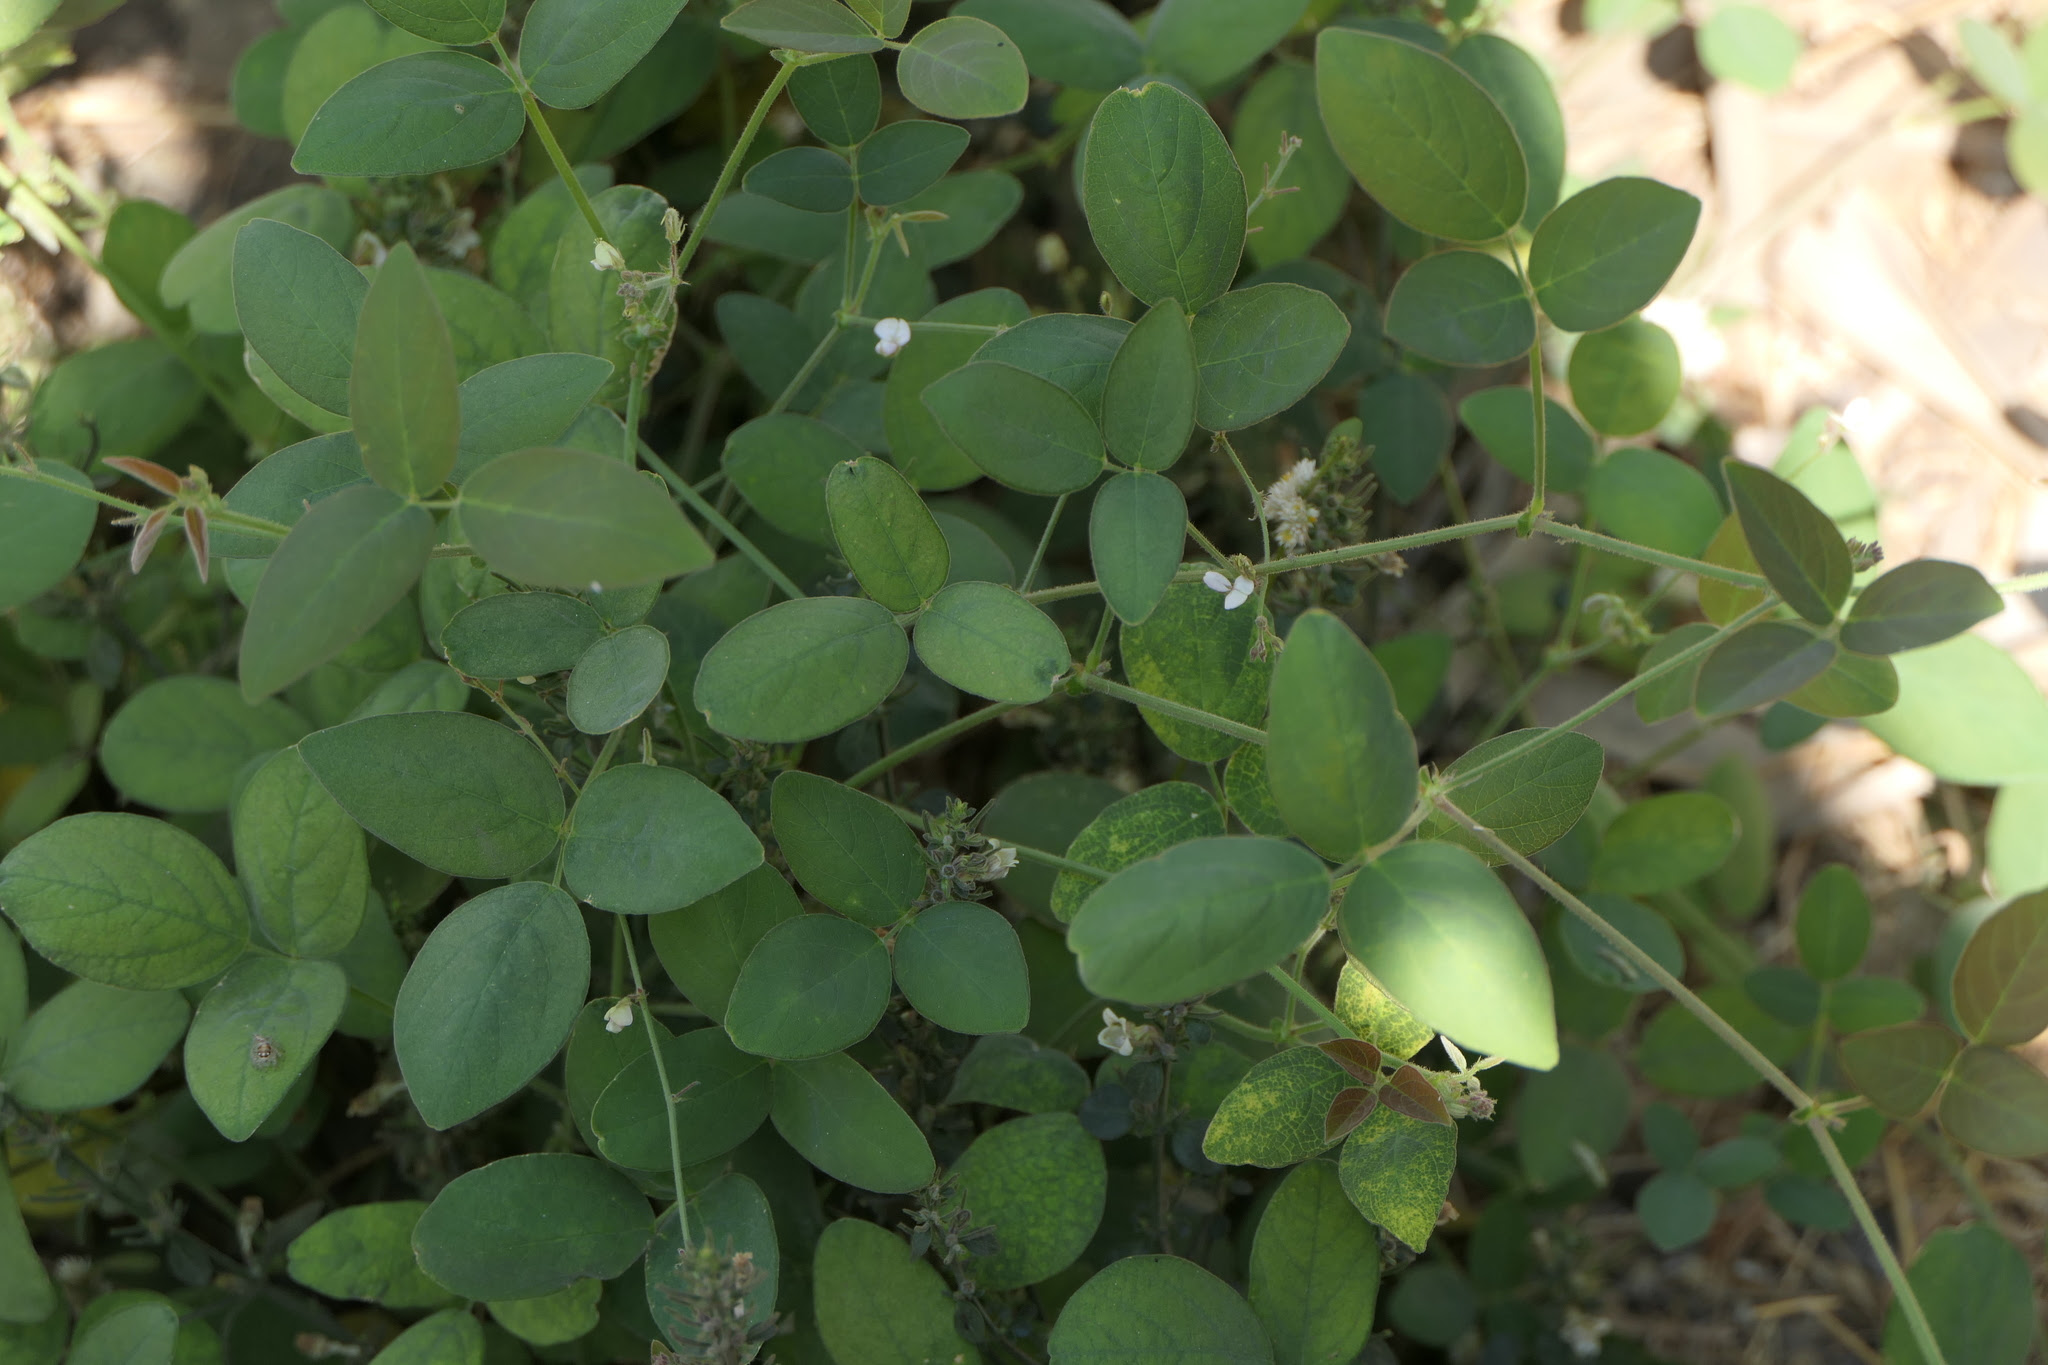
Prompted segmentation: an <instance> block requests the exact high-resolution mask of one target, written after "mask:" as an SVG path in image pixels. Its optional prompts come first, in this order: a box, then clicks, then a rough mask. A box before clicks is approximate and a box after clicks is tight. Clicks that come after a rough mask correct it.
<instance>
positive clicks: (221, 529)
mask: <svg viewBox="0 0 2048 1365" xmlns="http://www.w3.org/2000/svg"><path fill="white" fill-rule="evenodd" d="M369 482H370V478H369V475H367V474H365V473H364V472H363V458H362V453H361V452H360V451H359V450H357V448H356V438H355V437H353V436H351V435H349V434H348V433H347V432H338V433H335V434H332V435H327V436H315V437H314V438H313V439H312V440H310V441H301V442H299V443H298V444H297V445H292V446H286V447H285V448H284V449H283V450H280V451H278V452H277V453H276V454H275V455H268V456H265V457H264V458H263V460H262V461H261V462H260V463H259V464H258V465H257V466H256V467H255V468H254V469H252V470H250V471H249V472H248V473H246V474H244V475H243V476H242V477H241V478H240V479H239V480H237V481H236V483H235V486H234V487H233V488H231V489H229V490H228V492H227V496H226V497H225V498H223V499H222V500H221V501H222V504H223V505H224V506H226V507H227V508H228V509H229V510H230V511H234V512H245V513H248V514H250V515H252V516H259V517H267V518H269V519H270V520H272V521H276V522H282V523H283V524H285V525H287V526H296V525H297V524H298V523H299V521H300V520H301V519H302V518H303V517H304V516H305V514H306V512H307V510H308V509H309V508H310V507H311V506H312V504H314V503H316V502H321V501H324V500H325V499H327V498H329V497H331V496H333V495H334V494H336V493H338V492H340V491H341V490H342V489H344V488H353V487H357V486H367V485H368V484H369ZM207 534H208V538H209V539H210V540H211V542H212V547H213V555H214V557H215V558H216V559H268V558H270V557H271V555H272V554H273V553H274V552H275V551H276V549H277V544H278V542H277V538H276V537H275V536H265V535H256V534H253V533H250V532H245V531H236V530H233V529H231V528H229V527H225V526H219V525H215V526H210V527H209V528H208V532H207Z"/></svg>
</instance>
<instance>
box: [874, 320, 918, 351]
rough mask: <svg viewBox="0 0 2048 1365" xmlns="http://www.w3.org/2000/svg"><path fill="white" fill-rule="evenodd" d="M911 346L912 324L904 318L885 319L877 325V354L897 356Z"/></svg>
mask: <svg viewBox="0 0 2048 1365" xmlns="http://www.w3.org/2000/svg"><path fill="white" fill-rule="evenodd" d="M909 344H910V324H909V323H907V322H905V321H904V320H903V319H902V318H883V319H882V320H881V321H880V322H878V323H876V324H875V354H876V355H895V354H896V353H897V352H898V351H900V350H902V349H903V348H904V347H905V346H908V345H909Z"/></svg>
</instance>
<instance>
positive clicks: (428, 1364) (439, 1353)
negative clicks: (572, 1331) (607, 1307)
mask: <svg viewBox="0 0 2048 1365" xmlns="http://www.w3.org/2000/svg"><path fill="white" fill-rule="evenodd" d="M585 1283H587V1284H589V1285H590V1286H591V1287H592V1289H593V1290H594V1289H596V1288H597V1287H598V1285H597V1281H595V1280H588V1281H585ZM493 1307H494V1308H495V1305H493ZM596 1322H597V1315H596V1313H595V1312H593V1313H592V1314H591V1323H592V1325H593V1326H595V1325H596ZM484 1350H485V1344H484V1329H483V1327H482V1326H481V1325H480V1324H479V1323H478V1322H477V1320H476V1318H475V1317H474V1316H472V1315H471V1314H470V1312H469V1310H467V1309H465V1308H448V1309H444V1310H442V1311H441V1312H439V1313H435V1314H433V1315H432V1316H430V1317H426V1318H422V1319H420V1320H419V1321H418V1322H416V1323H414V1324H413V1325H412V1326H410V1327H408V1328H406V1329H405V1330H404V1331H403V1332H400V1333H399V1334H398V1335H397V1336H396V1337H394V1338H393V1339H392V1341H391V1344H390V1345H389V1346H386V1347H385V1348H384V1349H383V1350H381V1351H379V1352H377V1359H378V1360H379V1361H381V1362H383V1365H484Z"/></svg>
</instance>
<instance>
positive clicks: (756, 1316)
mask: <svg viewBox="0 0 2048 1365" xmlns="http://www.w3.org/2000/svg"><path fill="white" fill-rule="evenodd" d="M691 1204H692V1207H691V1209H690V1226H691V1228H692V1229H701V1230H702V1231H701V1232H693V1234H692V1235H693V1236H697V1237H702V1238H704V1239H706V1240H708V1241H709V1243H710V1244H711V1245H712V1246H714V1247H716V1248H718V1250H720V1251H721V1252H722V1251H725V1250H726V1249H727V1248H730V1249H731V1250H733V1251H744V1252H746V1253H747V1254H748V1255H749V1256H751V1257H753V1261H754V1270H755V1272H756V1275H757V1277H758V1278H757V1279H756V1281H755V1287H754V1289H752V1290H751V1291H749V1292H748V1294H747V1295H746V1298H745V1300H744V1303H745V1305H746V1309H745V1311H746V1318H747V1321H748V1322H749V1323H750V1324H758V1323H760V1322H762V1321H764V1320H765V1319H766V1318H767V1316H768V1314H769V1313H770V1312H772V1311H773V1310H774V1308H775V1299H776V1291H777V1289H778V1288H779V1287H780V1285H781V1280H782V1248H781V1247H780V1246H779V1245H778V1244H777V1240H776V1231H775V1220H774V1216H773V1214H772V1213H771V1212H770V1209H769V1204H768V1199H767V1197H766V1196H765V1195H763V1194H762V1193H761V1187H760V1186H759V1185H757V1184H755V1183H754V1182H753V1181H752V1180H750V1179H749V1178H747V1177H746V1176H744V1175H741V1174H739V1173H738V1172H737V1171H735V1172H733V1173H731V1174H729V1175H722V1176H720V1177H718V1179H716V1180H714V1181H712V1182H711V1183H710V1184H708V1185H706V1186H704V1188H703V1189H701V1190H699V1191H697V1192H696V1194H695V1195H694V1196H693V1197H692V1199H691ZM681 1234H682V1224H681V1221H680V1220H679V1219H677V1218H676V1217H675V1216H674V1210H670V1212H669V1213H667V1214H664V1215H662V1217H661V1219H660V1221H658V1222H657V1223H656V1224H655V1225H654V1245H653V1246H651V1247H649V1248H648V1249H647V1309H648V1312H649V1313H650V1314H652V1315H653V1318H654V1321H655V1323H656V1324H657V1325H658V1327H659V1330H660V1331H661V1333H662V1335H663V1336H665V1337H667V1338H668V1340H670V1341H671V1342H678V1343H681V1342H691V1341H697V1340H700V1339H701V1338H700V1336H699V1333H698V1324H697V1323H696V1322H695V1320H694V1317H693V1315H692V1314H691V1313H690V1311H689V1310H688V1309H687V1308H686V1307H684V1306H683V1305H684V1304H685V1303H686V1302H687V1300H685V1299H684V1297H683V1293H682V1291H683V1290H684V1289H685V1288H686V1286H688V1284H689V1269H688V1267H689V1262H688V1261H687V1260H685V1259H684V1258H683V1255H682V1253H683V1251H684V1245H683V1239H682V1235H681ZM792 1278H793V1279H794V1278H796V1277H795V1275H794V1274H793V1275H792Z"/></svg>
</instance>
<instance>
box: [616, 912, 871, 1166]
mask: <svg viewBox="0 0 2048 1365" xmlns="http://www.w3.org/2000/svg"><path fill="white" fill-rule="evenodd" d="M814 918H815V917H814ZM841 922H842V923H843V922H844V921H841ZM661 1057H662V1062H663V1064H664V1065H665V1066H666V1067H667V1068H668V1084H669V1089H668V1090H667V1091H666V1092H664V1091H663V1090H662V1086H661V1075H660V1073H659V1072H658V1071H657V1070H656V1069H655V1066H654V1055H653V1054H652V1053H651V1052H642V1053H641V1054H640V1055H639V1056H638V1057H635V1058H634V1059H633V1060H632V1061H630V1062H628V1063H627V1064H626V1065H625V1066H624V1067H623V1068H622V1069H621V1070H620V1071H619V1074H618V1075H617V1076H615V1077H613V1079H612V1083H611V1084H610V1085H608V1086H606V1087H605V1088H604V1093H603V1094H601V1095H599V1096H598V1099H597V1106H596V1107H595V1108H594V1109H592V1110H591V1113H590V1127H591V1129H592V1131H593V1132H595V1133H596V1135H597V1146H598V1150H599V1151H600V1152H601V1153H602V1154H603V1156H604V1158H605V1159H606V1160H607V1161H610V1162H613V1163H614V1164H616V1165H620V1166H625V1167H629V1168H631V1169H633V1170H640V1171H661V1172H663V1173H664V1174H666V1173H667V1171H668V1170H669V1131H668V1109H669V1106H668V1103H667V1096H668V1095H671V1094H674V1095H679V1096H680V1098H679V1099H677V1100H676V1102H675V1114H676V1143H677V1146H676V1150H677V1151H679V1152H680V1153H681V1154H682V1162H683V1164H684V1165H685V1166H693V1165H696V1164H697V1163H698V1162H702V1161H710V1160H713V1159H714V1158H717V1157H721V1156H724V1155H725V1154H726V1153H727V1152H729V1151H731V1150H732V1149H733V1148H735V1147H737V1146H739V1145H740V1144H741V1143H742V1142H745V1141H746V1140H747V1139H748V1138H749V1137H751V1136H752V1135H753V1132H754V1130H755V1129H756V1128H759V1127H760V1126H761V1123H762V1121H763V1120H764V1119H766V1118H767V1117H768V1066H767V1064H766V1063H764V1062H762V1061H761V1059H760V1058H758V1057H750V1056H748V1055H747V1054H746V1053H744V1052H741V1051H740V1050H739V1049H738V1048H736V1047H734V1046H733V1045H732V1041H731V1040H730V1039H729V1038H727V1037H726V1035H725V1030H724V1029H719V1028H699V1029H691V1030H690V1031H689V1032H687V1033H684V1034H681V1035H680V1036H678V1037H674V1038H663V1039H662V1042H661Z"/></svg>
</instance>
